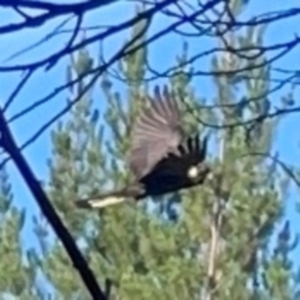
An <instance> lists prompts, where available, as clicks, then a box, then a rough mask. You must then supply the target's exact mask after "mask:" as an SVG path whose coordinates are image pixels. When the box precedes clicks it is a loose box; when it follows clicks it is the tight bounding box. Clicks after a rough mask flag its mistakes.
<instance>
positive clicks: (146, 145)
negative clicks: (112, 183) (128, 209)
mask: <svg viewBox="0 0 300 300" xmlns="http://www.w3.org/2000/svg"><path fill="white" fill-rule="evenodd" d="M206 147H207V137H205V138H204V139H203V141H202V142H201V141H200V138H199V136H198V135H195V136H190V137H188V138H187V139H186V140H183V130H182V127H181V116H180V111H179V108H178V104H177V102H176V101H175V98H174V97H173V96H172V95H171V94H170V93H169V92H168V89H167V87H166V86H165V87H164V90H163V95H161V92H160V90H159V88H158V87H156V88H155V89H154V99H152V101H150V106H149V107H148V108H146V109H145V110H144V112H143V113H142V114H141V116H140V117H139V118H138V120H137V122H136V123H135V124H134V127H133V129H132V146H131V149H130V151H129V155H128V158H127V160H128V165H129V167H130V170H131V171H132V173H133V175H134V177H135V179H134V180H133V182H132V183H131V184H129V185H128V186H126V187H124V188H122V189H120V190H117V191H112V192H108V193H105V194H102V195H98V196H95V197H91V198H89V199H83V200H78V201H76V205H77V206H78V207H81V208H100V207H104V206H107V205H111V204H116V203H119V202H122V201H124V200H126V199H127V198H134V199H135V200H139V199H142V198H145V197H148V196H152V197H155V196H160V195H163V194H166V193H170V192H176V191H179V190H180V189H184V188H189V187H192V186H195V185H199V184H202V183H203V182H204V180H205V178H206V176H207V175H208V173H209V172H210V170H209V167H208V166H207V165H206V164H205V162H204V160H205V156H206Z"/></svg>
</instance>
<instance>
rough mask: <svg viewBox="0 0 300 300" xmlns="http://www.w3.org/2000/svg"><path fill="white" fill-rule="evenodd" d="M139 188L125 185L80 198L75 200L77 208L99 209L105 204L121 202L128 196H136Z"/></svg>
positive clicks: (128, 197)
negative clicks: (117, 188) (124, 186)
mask: <svg viewBox="0 0 300 300" xmlns="http://www.w3.org/2000/svg"><path fill="white" fill-rule="evenodd" d="M138 197H139V190H138V188H137V187H134V186H132V187H127V188H124V189H120V190H117V191H113V192H109V193H104V194H101V195H97V196H93V197H89V198H86V199H80V200H77V201H75V204H76V206H77V207H79V208H83V209H100V208H103V207H106V206H111V205H114V204H118V203H122V202H124V201H126V200H128V199H130V198H138Z"/></svg>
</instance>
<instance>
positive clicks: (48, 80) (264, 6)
mask: <svg viewBox="0 0 300 300" xmlns="http://www.w3.org/2000/svg"><path fill="white" fill-rule="evenodd" d="M298 1H299V0H289V1H272V6H271V7H270V1H261V0H251V1H250V2H251V4H250V5H249V7H248V9H247V12H246V15H247V16H254V15H258V14H260V13H264V12H269V11H270V10H272V11H277V10H280V9H287V8H289V7H297V4H298ZM66 3H67V2H66ZM133 12H134V11H133V7H132V6H130V5H129V4H128V3H125V2H119V3H118V4H113V5H110V6H109V7H106V8H104V9H101V10H97V11H94V12H92V13H89V14H88V15H87V17H86V18H85V24H86V25H87V24H89V25H103V24H105V25H109V24H114V23H115V22H116V21H118V22H119V21H121V20H124V21H125V20H127V19H128V18H129V17H130V16H132V14H133ZM15 20H17V19H15V15H14V14H13V13H12V12H10V11H8V10H3V9H0V25H2V24H7V23H8V22H9V23H12V22H14V21H15ZM58 21H59V20H54V21H52V22H50V23H49V24H48V25H46V26H43V27H42V28H41V29H37V28H35V29H31V30H26V31H25V30H24V31H22V32H19V33H14V34H9V35H3V36H1V37H0V39H1V43H0V44H1V49H2V51H1V52H0V65H2V62H3V61H4V60H5V59H6V58H7V57H9V56H10V55H11V54H13V53H14V52H17V51H19V50H20V49H23V48H25V47H27V46H29V45H30V44H32V43H34V42H36V41H38V40H39V39H41V38H42V37H43V36H44V35H45V32H48V33H49V32H50V31H51V29H52V28H54V26H56V25H57V24H58ZM169 22H170V21H169V20H167V19H166V18H163V17H159V18H156V19H155V21H154V23H153V24H152V25H151V26H152V27H151V30H152V31H157V30H159V29H160V28H161V27H165V26H167V24H168V23H169ZM68 28H70V26H69V27H68ZM296 33H298V35H300V22H299V17H298V19H297V18H296V17H295V18H293V19H290V20H286V21H282V22H279V23H278V24H273V25H272V26H271V27H270V28H269V29H268V30H267V33H266V39H265V42H266V44H267V45H270V44H274V43H280V42H284V41H288V40H291V39H292V38H293V37H294V35H295V34H296ZM124 34H125V35H124ZM127 34H128V32H127V33H124V32H123V33H122V34H120V35H116V36H115V37H113V38H111V39H109V40H108V41H107V42H105V45H104V46H105V53H106V54H107V56H108V57H109V55H111V53H114V51H115V49H117V47H119V46H121V45H122V43H123V41H124V37H125V36H126V35H127ZM65 38H66V35H60V36H58V37H56V38H55V39H53V40H51V41H50V42H48V43H46V44H44V45H42V46H41V47H38V48H37V49H35V50H34V51H30V52H28V53H26V54H24V55H23V56H20V57H17V58H16V59H14V60H13V61H10V62H7V63H5V64H20V63H25V62H30V61H34V60H36V59H39V58H43V57H45V56H46V55H47V53H49V54H50V53H52V52H53V51H55V50H58V49H59V48H60V47H61V46H62V45H64V43H65ZM183 41H184V39H183V38H180V37H178V36H175V35H169V36H168V37H166V38H163V39H160V40H158V41H157V42H155V44H153V46H152V47H151V51H150V61H151V62H152V64H153V65H154V66H155V67H158V68H159V69H160V70H164V69H165V68H167V67H170V66H172V65H173V64H174V61H175V57H176V55H178V54H179V53H180V49H181V47H182V46H181V44H182V42H183ZM187 41H188V42H189V49H190V53H191V54H192V53H195V52H196V51H203V50H204V49H207V48H210V46H211V44H209V43H210V42H209V41H208V40H206V39H202V38H201V39H192V40H187ZM97 51H98V45H94V46H93V47H92V52H94V53H97ZM299 52H300V47H298V49H295V50H294V51H292V52H290V53H289V54H288V55H286V56H285V57H284V58H282V59H280V60H279V61H277V62H276V64H275V65H274V66H276V67H281V68H286V69H295V68H297V67H298V65H299V64H298V61H299V57H300V53H299ZM67 62H68V59H64V60H61V61H60V62H59V63H58V64H57V65H56V66H55V67H54V68H52V69H51V70H50V71H48V72H45V71H44V70H43V69H40V70H39V71H38V72H37V73H36V74H35V75H34V76H33V77H32V78H31V79H30V81H29V83H28V84H27V85H26V87H25V88H24V89H23V91H22V92H21V94H20V95H19V96H18V97H17V99H16V100H15V102H14V103H13V104H12V105H11V107H10V109H9V111H8V114H7V116H8V117H9V116H12V115H14V114H15V113H17V112H19V111H20V110H22V108H25V107H27V106H28V105H30V104H31V103H33V102H35V101H37V100H39V99H40V98H42V97H43V96H45V95H47V94H48V93H50V92H51V91H53V89H54V88H55V87H56V86H59V85H60V84H62V83H64V82H65V78H66V76H65V67H66V63H67ZM197 66H198V67H201V68H203V70H207V69H209V61H208V60H207V59H204V60H203V61H201V62H199V63H198V65H197ZM273 75H274V77H275V78H280V76H282V75H280V74H279V73H274V74H273ZM19 80H20V73H19V74H15V73H9V74H0V83H1V84H0V104H3V103H4V101H5V100H6V99H7V97H8V95H9V94H10V93H11V91H12V90H13V88H14V86H15V85H16V84H17V83H18V81H19ZM194 86H195V88H196V91H197V92H198V94H199V95H201V96H209V97H211V95H213V93H214V91H213V86H212V84H211V81H210V79H209V78H205V77H199V78H197V79H195V80H194ZM286 91H287V89H286V88H283V89H282V90H280V91H279V92H277V93H275V94H273V96H272V99H271V100H272V103H274V102H275V103H276V102H277V100H278V99H279V98H280V96H281V95H284V94H285V93H286ZM66 95H67V94H66V93H61V94H60V95H59V96H58V97H56V98H54V99H53V100H51V102H49V103H47V104H46V105H43V106H41V107H39V108H38V109H36V110H35V111H33V112H32V113H30V114H28V115H26V116H24V117H22V118H21V119H19V120H17V121H16V122H14V123H12V125H11V128H12V131H13V134H14V136H15V138H16V140H17V142H18V144H19V145H21V144H22V143H23V142H25V141H26V140H27V139H28V138H29V137H30V136H31V135H32V134H33V133H34V132H35V131H36V130H37V128H39V127H40V126H41V125H42V122H44V121H45V120H48V119H49V118H51V117H52V116H53V115H54V114H55V113H56V112H58V111H59V110H60V109H61V108H62V105H64V104H65V99H66ZM295 95H296V97H295V100H296V103H298V101H297V98H298V97H297V96H299V92H298V91H296V93H295ZM96 96H97V97H99V99H97V100H96V103H97V105H98V108H99V110H100V113H101V112H102V111H103V106H102V102H101V94H100V93H99V92H97V94H96ZM297 118H298V116H297V115H296V114H295V115H290V116H289V117H288V118H286V119H285V121H284V122H283V123H282V125H281V127H280V130H279V132H278V136H277V139H276V149H278V150H279V152H280V158H281V159H282V160H284V161H285V162H287V163H293V164H294V165H299V163H298V162H299V161H300V152H299V146H298V144H299V130H298V128H299V125H298V124H299V122H298V120H297ZM54 127H55V126H54ZM52 128H53V127H52ZM294 128H295V130H294ZM24 155H25V157H26V158H27V160H28V162H29V163H30V165H31V167H32V169H33V171H34V172H35V174H36V176H37V177H38V178H39V179H42V180H46V181H47V176H48V167H47V164H46V160H47V158H49V157H50V156H51V140H50V131H49V130H48V131H47V132H46V133H44V134H43V135H42V136H41V137H40V138H39V139H38V140H36V141H35V142H34V143H33V144H32V145H30V146H29V147H28V148H27V149H26V150H25V151H24ZM8 166H9V174H10V178H11V181H12V183H13V191H14V196H15V203H16V204H17V205H18V206H20V207H26V209H27V211H28V213H37V211H38V210H37V207H36V204H35V201H34V199H33V197H32V196H31V193H30V192H29V190H28V188H27V187H26V185H25V183H24V181H23V179H22V178H21V177H20V175H19V173H18V172H17V170H16V168H15V167H14V166H13V165H12V164H11V163H9V164H8ZM293 190H294V191H293V192H292V193H291V194H290V197H289V198H288V199H286V202H287V204H288V205H287V216H288V217H289V218H290V220H291V222H292V229H293V233H296V232H297V231H298V229H297V223H298V218H299V217H298V215H297V214H296V213H295V212H294V205H295V202H296V201H297V200H298V194H299V193H298V192H295V189H293ZM28 221H30V218H28ZM28 228H29V227H28ZM26 232H28V234H29V236H31V238H29V239H28V238H26V244H27V243H28V242H29V244H30V243H31V241H32V233H31V232H30V229H27V230H26ZM24 241H25V239H24ZM297 256H298V257H299V250H297V251H296V253H294V257H295V258H296V257H297ZM298 262H299V260H298Z"/></svg>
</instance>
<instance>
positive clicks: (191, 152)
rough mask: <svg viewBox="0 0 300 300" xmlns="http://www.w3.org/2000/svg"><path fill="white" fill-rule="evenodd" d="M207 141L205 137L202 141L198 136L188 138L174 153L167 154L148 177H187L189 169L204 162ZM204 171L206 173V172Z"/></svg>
mask: <svg viewBox="0 0 300 300" xmlns="http://www.w3.org/2000/svg"><path fill="white" fill-rule="evenodd" d="M207 140H208V137H207V136H205V137H204V138H203V140H202V141H201V139H200V137H199V135H196V136H190V137H189V138H188V139H187V140H186V141H184V142H183V143H181V144H180V145H179V146H178V147H177V149H176V151H173V152H171V153H168V155H167V156H166V157H165V158H163V159H162V160H161V161H160V162H159V163H158V164H157V165H156V166H155V168H154V169H153V170H152V172H151V174H150V175H149V176H152V177H153V176H157V177H159V178H161V179H162V178H164V177H168V176H171V177H178V178H179V177H185V176H187V171H188V170H189V168H190V167H193V166H198V165H199V164H201V163H203V162H204V161H205V158H206V151H207ZM204 171H205V172H206V170H204ZM145 180H147V178H145Z"/></svg>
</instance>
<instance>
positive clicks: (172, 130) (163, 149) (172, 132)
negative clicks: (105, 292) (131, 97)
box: [128, 87, 181, 178]
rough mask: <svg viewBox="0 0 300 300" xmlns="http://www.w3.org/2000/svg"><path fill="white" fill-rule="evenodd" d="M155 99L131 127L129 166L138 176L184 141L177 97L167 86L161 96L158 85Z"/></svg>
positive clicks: (150, 168)
mask: <svg viewBox="0 0 300 300" xmlns="http://www.w3.org/2000/svg"><path fill="white" fill-rule="evenodd" d="M154 94H155V98H156V99H155V101H153V100H152V101H151V103H150V107H148V108H146V109H145V111H144V113H143V114H142V115H141V116H140V118H139V119H138V120H137V122H136V123H135V125H134V127H133V130H132V147H131V150H130V152H129V157H128V160H129V166H130V168H131V170H132V172H133V173H134V174H135V176H136V177H137V178H142V177H143V176H145V175H146V174H147V173H149V172H150V171H151V170H152V168H153V167H154V166H155V165H156V163H157V162H158V161H159V160H160V159H161V158H162V157H164V156H165V155H166V154H167V153H168V152H169V151H170V150H171V149H175V148H177V147H178V145H179V143H180V141H181V126H180V125H181V122H180V121H181V119H180V111H179V108H178V105H177V103H176V101H175V100H174V99H173V97H172V96H171V95H170V94H169V92H168V90H167V88H166V87H165V89H164V98H162V96H161V94H160V91H159V89H158V88H156V89H155V92H154Z"/></svg>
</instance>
